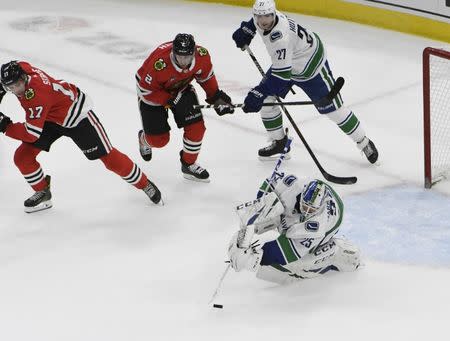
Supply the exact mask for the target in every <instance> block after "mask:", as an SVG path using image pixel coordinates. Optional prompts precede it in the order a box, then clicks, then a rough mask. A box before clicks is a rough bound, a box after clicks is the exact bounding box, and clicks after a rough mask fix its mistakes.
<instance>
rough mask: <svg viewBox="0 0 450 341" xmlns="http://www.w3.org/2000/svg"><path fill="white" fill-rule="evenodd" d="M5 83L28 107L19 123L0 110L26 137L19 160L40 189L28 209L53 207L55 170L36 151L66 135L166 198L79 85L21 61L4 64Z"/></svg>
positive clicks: (10, 128) (5, 126)
mask: <svg viewBox="0 0 450 341" xmlns="http://www.w3.org/2000/svg"><path fill="white" fill-rule="evenodd" d="M1 83H2V86H3V87H4V89H5V90H7V91H9V92H11V93H13V94H14V95H16V96H17V98H18V100H19V102H20V104H21V105H22V107H23V109H24V110H25V116H26V118H25V122H23V123H21V122H16V123H13V122H12V121H11V119H10V118H9V117H8V116H6V115H5V114H3V113H1V112H0V132H2V133H4V134H5V135H6V136H8V137H10V138H12V139H16V140H19V141H22V144H21V145H20V146H19V148H17V150H16V152H15V154H14V163H15V164H16V166H17V167H18V168H19V170H20V172H21V173H22V174H23V176H24V177H25V180H27V182H28V184H29V185H30V186H31V187H32V188H33V190H34V191H35V193H34V195H32V196H31V197H30V198H29V199H27V200H26V201H25V203H24V205H25V212H27V213H31V212H36V211H39V210H43V209H47V208H50V207H52V202H51V192H50V176H49V175H47V176H44V172H43V170H42V168H41V165H40V164H39V162H37V160H36V157H37V156H38V154H39V153H40V152H41V151H42V150H45V151H47V152H48V151H49V150H50V146H51V145H52V144H53V142H55V141H56V140H57V139H59V138H60V137H61V136H67V137H69V138H71V139H72V140H73V141H74V142H75V143H76V145H77V146H78V147H79V148H80V149H81V150H82V151H83V153H84V155H85V156H86V157H87V158H88V159H89V160H97V159H100V160H101V161H102V162H103V163H104V165H105V166H106V168H107V169H109V170H110V171H112V172H114V173H116V174H118V175H119V176H121V177H122V178H123V179H124V180H125V181H127V182H128V183H130V184H131V185H133V186H135V187H136V188H138V189H141V190H143V191H144V192H145V194H146V195H147V196H148V197H149V198H150V200H151V201H152V202H153V203H155V204H156V203H159V202H160V200H161V192H160V191H159V189H158V188H157V187H156V186H155V184H154V183H153V182H151V181H150V180H148V179H147V176H146V175H145V174H144V173H142V171H141V170H140V169H139V167H138V166H137V165H136V164H135V163H134V162H133V161H131V160H130V159H129V158H128V156H126V155H125V154H123V153H121V152H120V151H118V150H117V149H116V148H114V147H113V146H112V145H111V142H110V141H109V138H108V136H107V134H106V132H105V130H104V128H103V126H102V124H101V123H100V121H99V119H98V118H97V116H96V115H95V114H94V112H93V111H92V103H91V101H90V99H89V97H88V96H87V95H86V94H84V93H83V92H82V91H81V90H80V89H79V88H78V87H77V86H75V85H74V84H70V83H67V82H65V81H62V80H56V79H54V78H52V77H51V76H49V75H48V74H47V73H45V72H44V71H42V70H40V69H38V68H36V67H34V66H32V65H30V64H29V63H27V62H17V61H11V62H9V63H6V64H4V65H2V67H1ZM3 94H4V93H3ZM0 97H3V96H2V95H0Z"/></svg>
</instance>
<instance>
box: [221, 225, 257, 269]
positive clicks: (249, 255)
mask: <svg viewBox="0 0 450 341" xmlns="http://www.w3.org/2000/svg"><path fill="white" fill-rule="evenodd" d="M257 243H258V241H256V242H254V243H253V244H251V245H249V246H248V247H245V248H242V247H239V245H238V233H235V235H234V236H233V238H231V241H230V245H229V246H228V256H229V257H230V263H231V267H232V268H233V269H234V270H235V271H236V272H239V271H242V270H248V271H256V270H258V268H259V265H260V263H261V259H262V256H263V250H262V249H258V246H259V245H258V244H257Z"/></svg>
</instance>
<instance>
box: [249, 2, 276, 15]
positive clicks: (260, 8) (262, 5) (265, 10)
mask: <svg viewBox="0 0 450 341" xmlns="http://www.w3.org/2000/svg"><path fill="white" fill-rule="evenodd" d="M275 11H276V8H275V1H273V0H256V1H255V4H254V5H253V15H267V14H274V15H275Z"/></svg>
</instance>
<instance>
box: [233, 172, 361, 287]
mask: <svg viewBox="0 0 450 341" xmlns="http://www.w3.org/2000/svg"><path fill="white" fill-rule="evenodd" d="M258 197H259V198H258V199H257V200H254V201H252V202H248V203H244V204H242V205H239V206H238V207H237V210H236V212H237V214H238V216H239V217H240V220H241V228H240V230H239V232H237V233H236V234H235V235H234V236H233V238H232V240H231V242H230V245H229V248H228V255H229V257H230V261H231V266H232V268H233V269H234V270H236V271H238V272H239V271H241V270H249V271H254V272H256V277H258V278H260V279H264V280H267V281H271V282H275V283H280V284H284V283H289V282H292V281H295V280H297V279H305V278H312V277H316V276H320V275H323V274H325V273H327V272H329V271H354V270H356V269H357V268H358V267H359V264H360V252H359V249H358V248H357V247H356V246H354V245H352V244H351V243H350V242H349V241H346V240H343V239H339V238H336V237H335V234H336V233H337V231H338V229H339V227H340V226H341V223H342V218H343V214H344V205H343V203H342V200H341V198H340V197H339V195H338V194H337V193H336V192H335V191H334V190H333V188H331V186H329V185H328V184H326V183H324V182H322V181H320V180H306V181H302V180H300V179H298V178H297V177H296V176H294V175H286V176H284V175H282V177H281V178H280V179H279V180H278V181H277V182H276V183H275V184H274V185H272V184H271V183H270V180H266V181H265V182H264V184H263V186H261V188H260V191H259V192H258ZM274 229H276V230H278V233H279V237H278V238H277V239H275V240H272V241H268V242H265V243H264V244H263V245H262V247H259V245H258V243H257V242H254V241H253V240H254V234H255V233H256V234H262V233H265V232H267V231H270V230H274Z"/></svg>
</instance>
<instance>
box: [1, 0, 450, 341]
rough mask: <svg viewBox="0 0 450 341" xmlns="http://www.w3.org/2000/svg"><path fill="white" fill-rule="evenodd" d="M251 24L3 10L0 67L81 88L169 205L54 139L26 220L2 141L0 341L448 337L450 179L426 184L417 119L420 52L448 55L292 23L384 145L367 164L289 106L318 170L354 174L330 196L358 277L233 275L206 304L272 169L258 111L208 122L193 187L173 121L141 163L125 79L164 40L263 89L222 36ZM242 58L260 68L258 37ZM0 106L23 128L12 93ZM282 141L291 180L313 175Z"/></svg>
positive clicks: (335, 24)
mask: <svg viewBox="0 0 450 341" xmlns="http://www.w3.org/2000/svg"><path fill="white" fill-rule="evenodd" d="M249 16H250V9H248V8H242V7H230V6H225V5H213V4H210V5H208V4H198V3H190V2H174V1H165V2H164V3H163V4H162V3H161V1H135V2H131V1H127V2H126V3H122V2H119V1H116V2H114V1H109V2H100V1H87V0H82V1H76V2H73V1H70V2H69V1H56V0H51V1H50V0H43V1H39V2H37V1H31V0H23V1H20V2H17V1H16V2H8V3H5V1H3V2H2V5H1V9H0V37H1V38H0V41H1V43H0V61H1V63H4V62H7V61H9V60H11V59H21V60H27V61H29V62H31V63H32V64H34V65H36V66H39V67H41V68H42V69H44V70H45V71H47V72H48V73H49V74H51V75H53V76H54V77H56V78H63V79H66V80H68V81H70V82H73V83H75V84H77V85H78V86H79V87H80V88H82V89H83V90H84V91H85V92H87V93H88V94H89V95H90V96H91V97H92V98H93V100H94V103H95V111H96V113H97V115H98V116H99V117H100V120H101V121H102V123H103V124H104V126H105V128H106V130H107V132H108V134H109V137H110V139H111V141H112V143H113V144H114V145H115V146H116V147H117V148H118V149H119V150H121V151H123V152H125V153H127V154H128V155H129V156H130V157H131V158H132V159H134V160H135V161H136V162H137V163H138V164H139V165H140V166H141V167H142V169H143V170H144V171H145V172H146V173H147V174H148V175H149V176H150V178H151V179H153V180H154V181H155V182H156V183H157V185H158V186H159V187H160V189H161V191H162V193H163V196H164V200H165V202H166V205H165V206H164V207H157V206H153V205H151V204H150V203H149V202H148V199H147V198H146V197H145V195H144V194H143V193H141V192H139V191H136V190H135V189H134V188H132V187H130V186H129V185H128V184H126V183H124V182H123V181H122V180H121V179H120V178H117V176H115V175H114V174H112V173H109V172H107V171H106V170H105V169H104V167H103V164H101V163H100V162H89V161H87V160H86V159H85V158H84V156H83V155H82V153H81V152H80V151H79V150H78V148H77V147H76V146H75V145H74V144H73V143H72V142H71V141H70V140H68V139H61V140H60V141H58V142H57V143H55V144H54V146H53V147H52V150H51V153H42V154H41V155H40V158H39V160H40V162H41V164H42V166H43V168H44V169H45V171H46V172H47V173H48V174H51V175H52V193H53V196H54V199H53V201H54V207H53V208H52V209H51V210H47V211H43V212H40V213H36V214H32V215H27V214H25V213H24V212H23V207H22V202H23V200H24V199H25V198H26V197H28V196H29V195H30V194H31V190H30V188H29V187H28V185H27V184H26V182H25V181H24V179H23V178H22V176H21V175H20V173H19V172H18V170H17V169H16V168H15V166H14V164H13V161H12V159H13V153H14V150H15V148H17V146H18V143H17V142H15V141H13V140H10V139H8V138H5V137H3V136H0V155H1V156H0V172H1V181H0V183H1V187H0V188H1V195H0V340H5V341H31V340H33V341H62V340H64V341H72V340H73V341H100V340H101V341H118V340H121V341H122V340H139V341H140V340H178V339H182V340H199V339H211V340H230V339H231V340H233V339H234V340H243V339H244V338H246V339H250V338H251V339H255V340H269V339H276V338H278V339H279V338H283V339H288V338H289V339H293V338H295V339H298V340H307V339H312V338H314V339H318V340H327V339H331V338H334V339H337V340H422V339H424V338H427V339H435V338H440V339H442V340H445V339H446V336H445V335H447V334H448V331H447V326H446V323H448V316H449V315H450V291H449V290H448V286H449V283H450V270H449V265H450V254H449V253H450V251H449V249H450V248H449V241H450V232H449V231H450V228H449V220H450V216H449V213H448V208H449V207H450V199H449V194H450V184H449V183H450V182H447V183H445V182H443V183H441V184H438V185H437V186H436V187H435V189H433V190H432V191H425V190H423V189H422V183H423V156H422V155H423V147H422V145H423V144H422V116H421V115H422V114H421V113H422V99H421V98H422V97H421V96H422V86H421V84H422V80H421V77H422V72H421V53H422V50H423V48H424V47H426V46H444V45H445V44H443V43H439V42H436V41H431V40H427V39H424V38H420V37H415V36H410V35H406V34H401V33H395V32H391V31H386V30H380V29H376V28H372V27H368V26H363V25H357V24H351V23H346V22H342V21H336V20H328V19H323V18H315V17H308V16H302V15H296V14H292V16H293V17H294V18H295V19H297V20H298V22H299V23H301V24H302V25H304V26H306V27H309V28H311V29H312V30H314V31H316V32H317V33H319V35H320V36H321V37H322V39H323V41H324V43H325V45H326V46H327V48H328V56H329V60H330V64H331V67H332V69H333V71H334V73H335V75H336V76H338V75H341V76H343V77H345V79H346V85H345V87H344V89H343V91H342V94H343V97H344V100H345V101H346V103H347V105H349V106H351V107H352V109H353V110H354V112H355V113H356V115H357V116H358V117H359V118H360V120H361V122H362V124H363V125H364V127H365V129H366V131H367V133H368V135H369V136H370V138H372V139H373V140H374V141H375V143H376V144H377V146H378V148H379V151H380V156H381V160H380V161H381V165H380V166H378V167H376V166H372V165H369V164H368V162H367V161H366V160H365V159H364V158H363V157H362V156H361V155H360V154H359V152H358V150H357V149H356V147H355V146H354V144H353V143H352V142H351V141H350V140H349V139H348V138H347V137H346V136H344V135H343V134H342V132H340V131H339V130H338V129H337V127H336V126H335V125H334V123H332V122H330V121H329V120H327V119H326V118H323V117H320V116H319V115H318V114H317V113H316V112H315V110H314V108H312V107H306V106H304V107H295V108H294V107H293V108H290V111H291V114H292V116H293V117H294V118H295V121H296V122H297V124H298V125H299V126H300V127H301V130H302V132H303V134H304V135H305V137H306V139H307V140H308V142H309V143H310V145H311V146H312V148H313V150H314V151H315V153H316V154H317V156H318V158H319V160H320V162H321V163H322V164H323V166H324V167H325V168H326V169H327V170H328V171H329V172H330V173H333V174H336V175H347V176H349V175H355V176H357V177H358V183H357V184H355V185H352V186H338V185H336V186H334V187H335V188H336V190H337V191H338V192H339V193H340V194H341V195H342V197H343V199H344V202H345V204H346V217H345V220H344V223H343V225H342V228H341V231H340V234H341V235H345V236H346V237H347V238H349V239H351V240H353V241H354V242H355V243H357V244H358V245H359V246H360V247H361V249H362V251H363V253H364V255H365V259H364V262H365V266H364V267H363V268H361V269H360V270H359V271H357V272H355V273H347V274H334V275H331V276H326V277H323V278H320V279H315V280H309V281H303V282H299V283H296V284H293V285H289V286H276V285H272V284H269V283H265V282H261V281H258V280H257V279H256V278H255V277H254V275H253V274H251V273H239V274H237V273H229V274H228V276H227V277H226V278H225V281H224V285H223V287H222V290H221V292H220V293H219V296H218V298H217V303H221V304H223V305H224V309H223V310H217V309H212V308H211V306H210V305H208V304H207V302H208V300H209V299H210V297H211V294H212V293H213V291H214V289H215V287H216V285H217V281H218V279H219V277H220V275H221V273H222V271H223V269H224V266H225V265H224V260H225V259H226V247H227V244H228V241H229V239H230V237H231V236H232V234H233V232H234V231H235V230H236V229H237V224H238V222H237V217H236V216H235V215H234V212H233V209H234V206H235V205H236V204H238V203H240V202H242V201H246V200H250V199H252V198H253V197H254V196H255V194H256V190H257V188H258V186H259V184H260V182H261V181H262V180H263V179H264V178H265V177H267V176H268V175H270V174H271V172H272V168H273V164H272V163H261V162H260V161H258V160H257V158H256V151H257V149H258V148H260V147H262V146H263V145H265V144H266V136H265V133H264V129H263V127H262V124H261V121H260V119H259V117H258V115H256V114H248V115H246V114H243V113H242V112H237V113H236V114H235V115H233V116H226V117H222V118H219V117H218V116H216V114H215V113H214V111H208V112H205V121H206V125H207V133H206V137H205V140H204V144H203V148H202V153H201V156H200V158H199V162H200V164H201V165H202V166H204V167H206V168H207V169H208V170H209V171H210V173H211V183H209V184H204V183H193V182H189V181H187V180H185V179H183V178H182V176H181V173H180V164H179V156H178V151H179V150H180V148H181V145H182V141H181V131H180V130H178V129H176V127H175V124H174V122H173V120H172V119H171V120H170V123H171V125H172V127H173V128H174V129H173V130H172V132H171V134H172V135H171V141H170V143H169V145H168V146H167V147H165V148H164V149H160V150H155V152H154V159H153V160H152V161H151V162H150V163H145V162H143V161H142V160H141V159H140V156H139V152H138V148H137V131H138V130H139V129H140V127H141V123H140V118H139V114H138V110H137V104H136V95H135V84H134V74H135V72H136V70H137V68H138V67H139V66H140V64H141V63H142V61H143V60H144V58H145V56H146V55H147V54H148V53H149V52H150V51H151V50H152V49H153V48H155V47H156V46H157V45H158V44H160V43H162V42H165V41H169V40H171V39H173V37H174V36H175V35H176V33H178V32H190V33H192V34H194V36H195V37H196V40H197V42H198V43H199V44H201V45H203V46H205V47H207V48H208V49H209V51H210V52H211V55H212V58H213V63H214V66H215V71H216V75H217V77H218V79H219V82H220V84H221V87H222V88H223V89H224V90H225V91H227V92H228V93H229V94H230V95H231V96H232V97H233V99H234V101H235V102H241V101H242V100H243V98H244V96H245V94H246V92H247V91H248V89H249V88H251V87H252V86H254V85H256V84H257V83H258V82H259V80H260V76H259V74H258V72H257V70H256V68H255V67H254V65H253V63H252V62H251V60H250V58H249V57H248V56H247V55H246V53H244V52H242V51H240V50H238V49H236V48H235V46H234V43H233V41H232V40H231V34H232V32H233V31H234V29H235V28H236V27H237V26H238V25H239V24H240V22H241V21H242V20H244V19H245V20H246V19H247V18H249ZM252 47H253V50H254V52H255V54H256V56H257V57H258V59H259V60H260V61H261V63H262V64H263V65H264V66H265V67H267V66H268V65H269V60H268V57H267V56H266V54H265V50H264V46H263V45H262V42H261V41H260V39H259V38H255V39H254V41H253V43H252ZM446 47H447V48H448V45H447V46H446ZM198 90H199V91H198V93H199V95H200V98H201V99H202V101H203V99H204V93H203V91H202V89H201V88H198ZM289 99H290V100H301V99H305V97H304V96H303V95H300V94H299V95H296V96H293V95H291V96H290V97H289ZM0 109H1V111H2V112H4V113H6V114H8V115H10V116H11V117H12V119H13V120H14V121H23V112H22V109H21V108H20V107H19V105H18V102H17V100H16V99H14V98H13V97H12V96H7V97H6V98H5V99H4V100H3V102H2V104H1V107H0ZM291 133H292V135H293V136H294V146H293V151H292V159H291V160H290V161H288V162H286V163H285V164H284V170H285V171H287V172H293V173H295V174H297V175H304V176H311V177H319V178H320V176H321V175H320V173H319V172H318V170H317V168H316V167H315V165H314V164H313V162H312V161H311V158H310V157H309V155H308V154H307V151H306V149H305V148H304V147H303V145H302V144H301V142H300V140H299V139H298V138H297V137H296V136H295V133H294V131H293V130H292V129H291Z"/></svg>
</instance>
